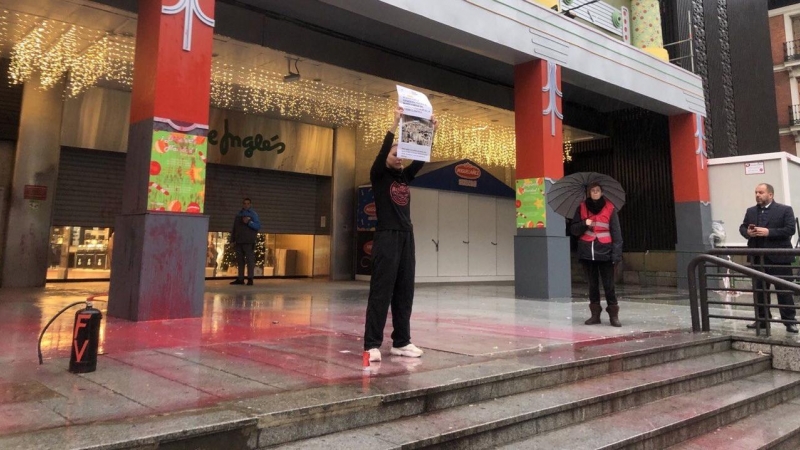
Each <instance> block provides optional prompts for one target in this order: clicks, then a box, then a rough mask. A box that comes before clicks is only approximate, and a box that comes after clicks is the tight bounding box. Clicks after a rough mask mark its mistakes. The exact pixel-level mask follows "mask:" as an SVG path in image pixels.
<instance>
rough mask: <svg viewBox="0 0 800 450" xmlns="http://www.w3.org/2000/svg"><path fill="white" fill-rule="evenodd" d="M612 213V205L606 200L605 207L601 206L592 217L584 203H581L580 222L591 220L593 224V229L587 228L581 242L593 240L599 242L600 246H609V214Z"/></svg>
mask: <svg viewBox="0 0 800 450" xmlns="http://www.w3.org/2000/svg"><path fill="white" fill-rule="evenodd" d="M612 212H614V205H612V204H611V202H609V201H608V200H606V205H605V206H603V209H601V210H600V212H599V213H597V214H596V215H593V214H592V213H591V212H589V209H587V208H586V202H582V203H581V220H583V221H586V219H592V222H594V228H592V227H589V229H587V230H586V232H585V233H583V235H582V236H581V240H582V241H586V242H592V241H594V240H595V239H597V240H598V241H600V243H601V244H610V243H611V225H609V224H610V223H611V213H612Z"/></svg>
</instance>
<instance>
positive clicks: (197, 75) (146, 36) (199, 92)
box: [131, 0, 215, 124]
mask: <svg viewBox="0 0 800 450" xmlns="http://www.w3.org/2000/svg"><path fill="white" fill-rule="evenodd" d="M175 3H176V0H139V22H138V25H137V29H136V57H135V60H134V80H133V98H132V104H131V123H137V122H139V121H141V120H145V119H150V118H152V117H164V118H168V119H172V120H175V121H181V122H188V123H201V124H207V123H208V109H209V99H210V95H211V51H212V44H213V37H214V29H213V28H211V27H209V26H208V25H206V24H204V23H203V22H201V21H200V20H199V19H198V18H197V17H196V16H195V17H193V18H192V23H193V24H192V47H191V51H188V52H187V51H185V50H183V28H184V17H185V14H186V13H187V12H188V8H187V10H186V11H183V12H181V13H178V14H172V15H170V14H163V13H162V12H161V8H162V6H173V5H174V4H175ZM198 4H199V6H200V8H201V9H202V11H203V12H204V13H205V14H206V15H207V16H208V17H209V18H211V19H213V18H214V4H215V0H199V1H198Z"/></svg>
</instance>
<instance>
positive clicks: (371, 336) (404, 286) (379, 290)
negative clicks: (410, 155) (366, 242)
mask: <svg viewBox="0 0 800 450" xmlns="http://www.w3.org/2000/svg"><path fill="white" fill-rule="evenodd" d="M402 115H403V108H401V107H397V108H396V109H395V111H394V122H393V123H392V126H391V127H390V128H389V130H388V131H387V132H386V137H385V138H384V139H383V145H382V146H381V149H380V151H379V152H378V156H377V157H375V162H373V164H372V168H371V170H370V174H369V178H370V181H372V191H373V192H374V193H375V207H376V210H377V216H378V224H377V226H376V228H375V230H376V231H375V238H374V240H373V245H372V279H371V280H370V285H369V299H368V301H367V314H366V323H365V325H364V351H367V352H369V360H370V361H380V360H381V351H380V347H381V345H382V344H383V329H384V327H385V326H386V315H387V314H388V312H389V306H390V305H391V308H392V328H393V331H392V349H391V350H390V354H392V355H395V356H406V357H411V358H419V357H420V356H422V353H423V351H422V350H420V349H419V348H418V347H417V346H416V345H414V344H412V343H411V307H412V303H413V301H414V270H415V266H416V259H415V255H414V231H413V227H412V225H411V195H410V192H409V188H408V184H409V183H411V181H412V180H413V179H414V177H415V176H416V175H417V172H419V170H420V169H421V168H422V166H423V165H424V164H425V163H424V162H422V161H414V162H413V163H411V164H410V165H409V166H408V167H406V168H404V167H403V162H402V160H401V159H400V158H398V157H397V144H395V143H393V142H394V133H395V131H396V130H397V125H398V124H399V123H400V118H401V116H402ZM431 122H432V125H433V131H434V132H435V131H436V126H437V122H436V119H435V118H434V117H431Z"/></svg>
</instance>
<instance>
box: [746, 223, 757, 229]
mask: <svg viewBox="0 0 800 450" xmlns="http://www.w3.org/2000/svg"><path fill="white" fill-rule="evenodd" d="M755 228H756V226H755V225H754V224H752V223H751V224H750V225H748V226H747V229H748V230H754V229H755Z"/></svg>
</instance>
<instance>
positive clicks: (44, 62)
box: [38, 25, 77, 89]
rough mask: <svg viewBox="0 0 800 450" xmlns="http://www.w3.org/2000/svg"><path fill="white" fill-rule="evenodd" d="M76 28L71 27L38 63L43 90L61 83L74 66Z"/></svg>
mask: <svg viewBox="0 0 800 450" xmlns="http://www.w3.org/2000/svg"><path fill="white" fill-rule="evenodd" d="M76 36H77V28H76V27H75V26H74V25H73V26H71V27H70V28H69V29H68V30H67V31H66V32H65V33H64V34H63V35H61V37H60V38H59V39H58V41H57V42H56V43H55V44H54V45H53V46H52V47H50V50H48V51H47V53H45V54H44V55H42V56H41V59H40V60H39V61H38V64H39V71H40V73H41V75H40V83H41V87H42V88H43V89H47V88H50V87H53V86H55V85H56V83H58V82H59V81H61V79H62V78H63V77H64V75H65V74H66V73H67V71H68V70H69V69H70V68H71V67H72V66H73V65H74V64H75V58H76V57H77V37H76Z"/></svg>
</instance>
